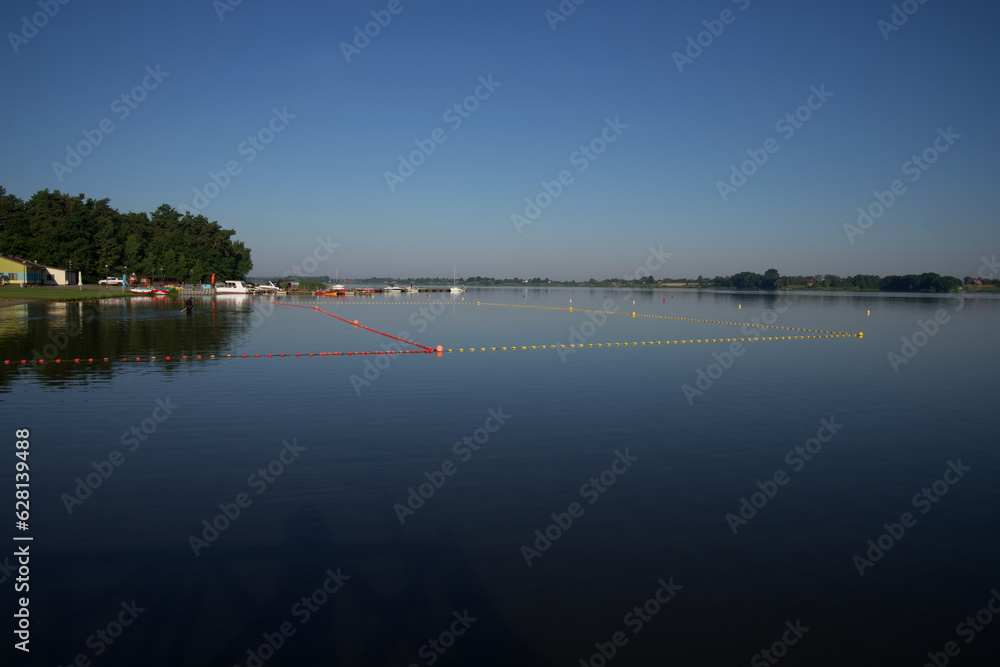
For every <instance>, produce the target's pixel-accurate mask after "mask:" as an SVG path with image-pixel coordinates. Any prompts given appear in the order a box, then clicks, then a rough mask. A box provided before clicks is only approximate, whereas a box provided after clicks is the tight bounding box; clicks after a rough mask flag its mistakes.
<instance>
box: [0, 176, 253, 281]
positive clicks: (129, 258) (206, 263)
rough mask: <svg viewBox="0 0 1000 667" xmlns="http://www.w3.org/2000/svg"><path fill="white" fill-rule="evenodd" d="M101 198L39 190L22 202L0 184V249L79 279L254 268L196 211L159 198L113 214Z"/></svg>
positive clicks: (233, 273)
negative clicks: (138, 209)
mask: <svg viewBox="0 0 1000 667" xmlns="http://www.w3.org/2000/svg"><path fill="white" fill-rule="evenodd" d="M109 201H110V200H108V199H98V200H95V199H90V198H87V199H84V195H83V194H80V195H77V196H75V197H73V196H70V195H68V194H63V193H61V192H59V191H58V190H56V191H54V192H49V191H48V190H47V189H46V190H39V191H38V192H36V193H35V194H34V195H33V196H32V197H31V198H30V199H28V200H27V201H22V200H21V199H19V198H18V197H16V196H14V195H12V194H8V193H7V191H6V189H5V188H3V187H2V186H0V254H3V255H13V256H15V257H20V258H21V259H26V260H29V261H32V262H37V263H39V264H44V265H46V266H56V267H59V268H61V269H69V268H70V267H71V266H72V269H73V270H74V271H77V270H79V271H81V272H82V273H81V275H82V278H83V281H84V282H88V283H93V282H96V281H97V280H98V279H100V278H103V277H105V276H106V275H113V276H120V275H122V274H123V273H125V272H126V270H127V272H128V273H135V274H138V275H157V276H159V275H165V276H175V277H177V278H178V279H180V280H181V281H184V282H195V283H198V282H207V281H208V279H209V277H210V276H211V274H213V273H214V274H215V280H216V282H219V281H222V280H227V279H234V278H236V279H238V278H242V277H243V276H245V275H246V274H247V273H248V272H249V271H250V269H251V268H252V267H253V262H252V260H251V259H250V248H247V247H246V246H245V245H243V242H242V241H236V240H234V239H232V238H231V237H232V236H233V234H235V233H236V231H235V230H232V229H223V228H222V227H221V226H220V225H219V224H218V223H217V222H214V221H209V219H208V218H206V217H205V216H203V215H200V214H199V215H196V216H192V215H191V214H190V213H184V214H181V213H180V212H178V211H177V210H175V209H174V208H173V207H171V206H169V205H167V204H163V205H162V206H160V207H159V208H157V209H156V210H155V211H153V212H152V213H134V212H128V213H120V212H119V211H117V210H115V209H114V208H112V207H111V205H110V203H109ZM105 267H107V268H105Z"/></svg>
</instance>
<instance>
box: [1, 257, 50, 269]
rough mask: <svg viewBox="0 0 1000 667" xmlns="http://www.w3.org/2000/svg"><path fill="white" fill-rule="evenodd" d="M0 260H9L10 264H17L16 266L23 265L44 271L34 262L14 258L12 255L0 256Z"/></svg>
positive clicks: (42, 267)
mask: <svg viewBox="0 0 1000 667" xmlns="http://www.w3.org/2000/svg"><path fill="white" fill-rule="evenodd" d="M0 258H3V259H9V260H10V261H12V262H17V263H18V264H24V265H25V266H27V267H29V268H32V269H44V268H46V267H44V266H42V265H41V264H38V263H36V262H31V261H28V260H26V259H21V258H20V257H14V256H13V255H0Z"/></svg>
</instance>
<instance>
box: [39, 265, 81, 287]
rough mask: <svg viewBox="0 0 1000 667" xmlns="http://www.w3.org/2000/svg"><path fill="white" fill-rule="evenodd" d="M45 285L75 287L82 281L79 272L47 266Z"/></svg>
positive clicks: (45, 267)
mask: <svg viewBox="0 0 1000 667" xmlns="http://www.w3.org/2000/svg"><path fill="white" fill-rule="evenodd" d="M42 268H43V269H45V278H44V283H43V284H45V285H75V284H76V283H77V281H78V280H79V279H80V272H79V271H70V270H68V269H60V268H58V267H56V266H45V265H44V264H43V265H42Z"/></svg>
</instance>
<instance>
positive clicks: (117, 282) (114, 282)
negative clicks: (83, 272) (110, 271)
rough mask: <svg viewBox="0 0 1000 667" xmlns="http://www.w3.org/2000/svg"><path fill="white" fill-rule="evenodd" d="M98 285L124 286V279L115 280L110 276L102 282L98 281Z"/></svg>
mask: <svg viewBox="0 0 1000 667" xmlns="http://www.w3.org/2000/svg"><path fill="white" fill-rule="evenodd" d="M97 284H98V285H121V284H122V279H121V278H115V277H114V276H108V277H107V278H104V279H102V280H98V281H97Z"/></svg>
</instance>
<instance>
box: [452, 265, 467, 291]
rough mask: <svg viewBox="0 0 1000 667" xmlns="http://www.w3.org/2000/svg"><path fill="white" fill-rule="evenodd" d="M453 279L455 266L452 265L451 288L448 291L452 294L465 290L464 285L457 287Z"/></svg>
mask: <svg viewBox="0 0 1000 667" xmlns="http://www.w3.org/2000/svg"><path fill="white" fill-rule="evenodd" d="M455 280H456V278H455V267H454V266H453V267H451V289H450V290H448V291H449V292H451V293H452V294H461V293H462V292H464V291H465V288H464V287H458V286H457V285H456V284H455Z"/></svg>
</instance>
